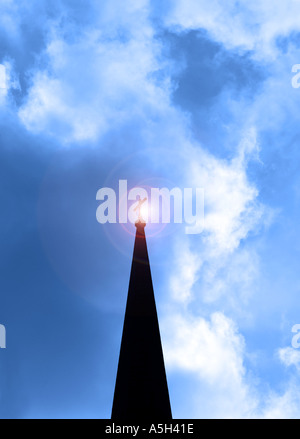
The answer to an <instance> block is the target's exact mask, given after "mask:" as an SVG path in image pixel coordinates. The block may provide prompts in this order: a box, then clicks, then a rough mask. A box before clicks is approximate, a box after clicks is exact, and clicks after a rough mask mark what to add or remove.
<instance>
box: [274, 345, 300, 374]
mask: <svg viewBox="0 0 300 439" xmlns="http://www.w3.org/2000/svg"><path fill="white" fill-rule="evenodd" d="M278 355H279V358H280V360H281V361H282V363H283V364H284V365H285V366H287V367H289V366H295V367H296V368H297V370H298V371H299V372H300V351H298V350H296V349H293V348H292V347H287V348H281V349H279V350H278Z"/></svg>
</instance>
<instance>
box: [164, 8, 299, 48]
mask: <svg viewBox="0 0 300 439" xmlns="http://www.w3.org/2000/svg"><path fill="white" fill-rule="evenodd" d="M299 14H300V3H299V2H298V1H295V0H287V1H285V2H282V1H280V0H278V1H275V2H274V1H271V0H263V1H260V2H248V1H247V0H240V1H238V2H236V1H234V0H229V1H227V2H226V3H225V2H221V1H219V0H212V1H210V2H209V3H208V2H206V1H205V0H200V1H197V2H195V1H193V0H176V1H174V2H172V5H171V6H170V11H169V14H168V15H167V16H166V19H165V23H166V25H167V26H169V27H171V28H172V29H175V30H176V29H177V30H179V31H180V30H188V29H206V30H207V31H208V33H209V34H210V36H211V37H212V38H214V39H215V40H216V41H219V42H221V43H223V44H224V45H225V46H226V47H227V48H229V49H232V48H242V49H244V50H254V51H255V52H256V55H258V56H262V55H263V56H266V55H270V56H274V42H275V39H276V38H277V37H278V36H286V35H288V34H290V33H291V32H293V31H296V32H299V30H300V25H299V20H298V17H299ZM275 52H276V51H275Z"/></svg>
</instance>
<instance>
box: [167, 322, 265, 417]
mask: <svg viewBox="0 0 300 439" xmlns="http://www.w3.org/2000/svg"><path fill="white" fill-rule="evenodd" d="M163 333H164V335H165V338H166V342H165V346H164V350H165V358H166V365H167V368H168V370H169V371H173V372H174V371H181V373H188V374H191V373H192V374H194V375H195V387H194V396H195V407H194V413H193V414H192V416H193V417H200V418H203V417H222V418H244V417H251V416H253V411H254V410H255V408H256V406H257V401H256V397H255V395H254V392H253V390H251V388H250V387H249V386H248V384H247V382H246V369H245V366H244V364H243V361H244V352H245V343H244V339H243V337H242V336H241V335H240V334H239V333H238V331H237V328H236V326H235V324H234V323H233V321H232V320H231V319H228V318H227V317H225V316H224V315H223V314H222V313H213V314H212V315H211V318H210V320H205V319H203V318H201V317H199V318H194V319H191V317H190V316H189V315H187V316H183V315H180V314H175V315H174V316H172V317H169V318H168V320H167V321H165V322H164V323H163ZM205 400H207V402H205Z"/></svg>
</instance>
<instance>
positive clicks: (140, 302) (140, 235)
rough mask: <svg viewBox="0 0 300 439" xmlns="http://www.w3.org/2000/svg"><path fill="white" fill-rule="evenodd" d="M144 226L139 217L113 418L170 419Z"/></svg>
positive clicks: (170, 413) (169, 406)
mask: <svg viewBox="0 0 300 439" xmlns="http://www.w3.org/2000/svg"><path fill="white" fill-rule="evenodd" d="M145 226H146V224H145V222H144V221H143V220H142V218H141V217H140V216H139V220H138V221H137V222H136V236H135V244H134V251H133V260H132V267H131V275H130V282H129V290H128V298H127V305H126V312H125V320H124V327H123V335H122V342H121V349H120V357H119V365H118V372H117V379H116V385H115V393H114V401H113V408H112V415H111V419H112V420H120V421H121V420H127V419H138V420H142V421H153V420H160V419H161V420H171V419H172V412H171V405H170V399H169V391H168V384H167V378H166V372H165V365H164V358H163V351H162V345H161V338H160V332H159V325H158V318H157V311H156V305H155V298H154V291H153V285H152V277H151V270H150V264H149V258H148V250H147V243H146V236H145Z"/></svg>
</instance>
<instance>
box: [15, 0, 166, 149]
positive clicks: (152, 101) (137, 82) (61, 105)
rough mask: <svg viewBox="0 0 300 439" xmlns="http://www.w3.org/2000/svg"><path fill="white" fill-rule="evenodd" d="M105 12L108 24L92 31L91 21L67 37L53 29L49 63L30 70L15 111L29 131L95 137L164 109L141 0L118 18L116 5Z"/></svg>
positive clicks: (66, 138)
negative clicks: (86, 27)
mask: <svg viewBox="0 0 300 439" xmlns="http://www.w3.org/2000/svg"><path fill="white" fill-rule="evenodd" d="M123 6H124V5H123ZM105 12H106V15H108V17H109V23H111V27H110V28H108V29H107V24H108V23H107V22H106V25H105V26H104V27H103V29H102V30H96V27H97V26H98V25H99V28H100V29H101V23H97V22H96V24H94V26H95V28H92V29H90V30H88V31H84V32H83V33H80V32H79V33H78V35H76V38H75V39H74V40H72V41H71V42H70V41H66V40H65V39H64V36H63V35H61V30H58V29H57V28H53V29H52V31H51V37H50V40H49V43H48V45H47V49H46V52H45V54H44V57H45V58H46V59H47V61H48V68H47V69H46V70H42V71H40V70H37V71H35V72H33V76H32V86H31V89H30V91H29V95H28V98H27V101H26V103H25V104H24V105H23V107H22V108H21V110H20V113H19V114H20V118H21V120H22V121H23V123H24V124H25V126H26V127H27V128H28V129H29V130H31V131H33V132H48V133H50V134H52V135H53V136H56V137H59V138H60V139H63V140H64V141H81V140H96V139H97V138H99V137H101V136H102V135H103V134H105V133H106V132H107V131H109V130H110V129H111V127H113V129H114V130H115V129H117V128H118V127H121V126H122V125H123V124H126V122H128V121H132V120H139V119H140V118H141V119H145V120H147V119H149V117H150V119H151V117H152V116H151V115H155V117H157V116H158V115H160V114H161V113H162V112H163V111H164V110H165V111H168V99H169V93H168V84H165V86H166V88H164V87H158V86H157V85H156V84H155V81H154V79H152V78H151V75H152V74H153V73H154V72H155V71H156V70H157V69H158V68H160V66H159V64H158V62H157V56H158V48H157V44H156V43H155V41H154V40H153V30H152V27H151V26H150V24H149V22H148V17H147V14H146V12H147V11H145V10H144V4H143V2H142V3H141V4H140V6H139V7H137V6H135V4H134V2H129V4H128V5H127V6H126V8H125V7H122V19H121V20H120V16H119V12H120V11H119V10H118V9H113V10H112V9H111V8H110V7H108V5H106V8H105ZM137 14H138V18H139V19H138V21H136V20H137ZM111 15H112V17H111ZM122 33H123V34H124V36H123V37H122V36H120V34H121V35H122ZM79 60H80V61H79ZM58 127H59V128H58Z"/></svg>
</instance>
